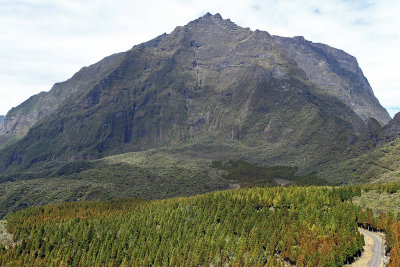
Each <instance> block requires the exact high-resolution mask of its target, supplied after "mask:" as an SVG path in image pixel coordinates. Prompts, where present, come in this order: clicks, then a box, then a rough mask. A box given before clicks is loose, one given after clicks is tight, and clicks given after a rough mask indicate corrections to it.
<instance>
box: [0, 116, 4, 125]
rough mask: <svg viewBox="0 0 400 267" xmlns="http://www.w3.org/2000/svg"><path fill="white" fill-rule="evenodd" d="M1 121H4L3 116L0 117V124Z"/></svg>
mask: <svg viewBox="0 0 400 267" xmlns="http://www.w3.org/2000/svg"><path fill="white" fill-rule="evenodd" d="M3 120H4V116H3V115H0V124H1V123H2V122H3Z"/></svg>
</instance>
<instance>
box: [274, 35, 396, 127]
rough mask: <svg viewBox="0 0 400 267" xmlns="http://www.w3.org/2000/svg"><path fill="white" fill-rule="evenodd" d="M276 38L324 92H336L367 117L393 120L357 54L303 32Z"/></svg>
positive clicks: (364, 117) (386, 120) (384, 122)
mask: <svg viewBox="0 0 400 267" xmlns="http://www.w3.org/2000/svg"><path fill="white" fill-rule="evenodd" d="M274 38H275V40H277V41H278V42H279V43H280V44H282V45H283V46H284V47H285V48H286V50H287V52H288V53H289V54H290V56H291V57H292V58H293V59H294V60H295V61H296V63H297V65H298V66H299V67H301V68H302V69H303V70H304V71H305V72H306V74H307V77H308V78H309V79H310V80H311V81H312V82H313V83H315V84H316V85H317V86H318V88H319V90H320V92H321V93H324V94H328V95H333V96H336V97H337V98H339V99H340V100H341V101H343V102H344V103H345V104H346V105H348V106H349V107H351V108H352V109H353V110H354V111H355V112H356V113H357V114H358V115H359V116H360V117H361V118H362V119H363V120H364V121H367V120H368V119H369V118H375V119H376V120H377V121H378V122H379V123H380V124H381V125H382V126H383V125H385V124H386V123H387V122H388V121H389V120H390V116H389V114H388V112H387V111H386V110H385V109H384V108H383V107H382V106H381V105H380V104H379V101H378V99H376V97H375V96H374V93H373V91H372V88H371V86H370V85H369V83H368V80H367V78H365V76H364V75H363V73H362V71H361V69H360V67H359V66H358V63H357V60H356V58H354V57H353V56H351V55H349V54H347V53H345V52H343V51H342V50H338V49H335V48H332V47H330V46H328V45H325V44H319V43H313V42H310V41H307V40H305V39H304V37H302V36H298V37H294V38H285V37H279V36H274Z"/></svg>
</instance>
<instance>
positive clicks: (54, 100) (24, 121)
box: [0, 53, 124, 148]
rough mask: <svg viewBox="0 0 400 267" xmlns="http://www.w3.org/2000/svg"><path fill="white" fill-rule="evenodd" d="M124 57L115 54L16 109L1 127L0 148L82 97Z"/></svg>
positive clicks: (83, 69) (120, 54)
mask: <svg viewBox="0 0 400 267" xmlns="http://www.w3.org/2000/svg"><path fill="white" fill-rule="evenodd" d="M123 55H124V53H119V54H114V55H112V56H109V57H106V58H104V59H103V60H101V61H100V62H98V63H96V64H93V65H91V66H89V67H84V68H82V69H81V70H80V71H79V72H77V73H76V74H75V75H74V76H72V77H71V78H70V79H68V80H67V81H65V82H61V83H56V84H55V85H54V86H53V88H52V89H51V90H50V91H49V92H42V93H40V94H37V95H34V96H32V97H30V98H29V99H28V100H26V101H25V102H23V103H22V104H21V105H19V106H18V107H15V108H12V109H11V110H10V111H9V112H8V113H7V115H6V116H5V118H4V121H3V123H1V124H0V148H2V147H5V146H7V145H8V144H11V143H13V142H16V141H17V140H19V139H21V138H22V137H23V136H25V134H26V133H27V132H28V130H29V129H30V128H31V127H32V126H33V125H34V124H35V123H36V122H38V121H39V120H41V119H44V118H46V117H47V116H48V115H49V114H51V113H52V112H53V111H55V110H56V109H57V108H58V107H60V106H61V105H63V104H65V101H66V100H67V99H68V98H69V97H71V96H72V95H76V94H80V93H82V92H83V91H85V90H86V89H88V88H92V87H93V86H94V85H95V84H97V83H98V82H100V81H101V80H102V79H103V78H104V77H105V76H106V75H108V74H109V73H110V72H111V71H112V70H113V69H114V68H115V67H116V66H117V65H118V64H119V63H120V61H121V60H122V58H123Z"/></svg>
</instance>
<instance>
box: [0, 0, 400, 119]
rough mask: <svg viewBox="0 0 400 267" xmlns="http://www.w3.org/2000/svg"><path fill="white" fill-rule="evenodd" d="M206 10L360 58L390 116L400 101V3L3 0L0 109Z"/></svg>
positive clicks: (388, 0) (0, 111) (0, 2)
mask: <svg viewBox="0 0 400 267" xmlns="http://www.w3.org/2000/svg"><path fill="white" fill-rule="evenodd" d="M207 11H209V12H211V13H216V12H219V13H220V14H221V15H222V16H223V17H224V18H230V19H231V20H232V21H234V22H236V23H237V24H238V25H240V26H243V27H250V28H251V29H252V30H255V29H261V30H266V31H268V32H270V33H271V34H276V35H281V36H295V35H303V36H305V37H306V38H307V39H309V40H311V41H313V42H322V43H326V44H329V45H331V46H334V47H336V48H340V49H342V50H344V51H346V52H348V53H350V54H352V55H354V56H356V57H357V59H358V61H359V63H360V66H361V68H362V69H363V71H364V74H365V75H366V77H367V78H368V80H369V81H370V83H371V85H372V87H373V89H374V92H375V95H376V96H377V97H378V99H379V100H380V101H381V104H382V105H384V106H385V107H386V108H388V110H389V108H390V112H391V114H393V112H395V111H396V110H398V109H397V108H396V107H399V106H400V90H399V89H400V82H399V81H398V79H397V73H396V72H397V71H398V70H399V69H400V68H399V67H400V51H399V47H400V32H399V31H398V29H399V28H400V16H398V14H400V2H399V1H398V0H386V1H378V0H375V1H372V0H371V1H369V0H325V1H317V0H308V1H307V0H280V1H278V0H264V1H263V0H247V1H245V0H238V1H234V2H233V1H228V0H220V1H216V0H214V1H212V0H203V1H194V0H187V1H184V0H171V1H161V0H160V1H157V0H148V1H129V0H114V1H109V0H86V1H78V0H29V1H28V0H0V114H4V113H6V112H7V110H9V109H10V108H11V107H12V106H16V105H18V104H19V103H21V102H22V101H24V100H25V99H27V98H28V97H29V96H31V95H32V94H34V93H38V92H39V91H42V90H49V89H50V88H51V86H52V84H53V83H55V82H59V81H63V80H66V79H68V78H69V77H70V76H72V75H73V73H74V72H76V71H78V70H79V69H80V68H81V67H83V66H87V65H90V64H92V63H95V62H96V61H98V60H100V59H101V58H103V57H105V56H107V55H110V54H112V53H115V52H120V51H125V50H127V49H129V48H130V47H132V46H133V45H135V44H138V43H140V42H144V41H147V40H150V39H152V38H154V37H155V36H157V35H159V34H162V33H164V32H167V33H169V32H171V31H172V30H173V29H174V28H175V26H178V25H184V24H186V23H187V22H189V21H190V20H193V19H196V18H197V17H199V16H201V15H203V14H204V13H206V12H207Z"/></svg>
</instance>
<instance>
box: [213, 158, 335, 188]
mask: <svg viewBox="0 0 400 267" xmlns="http://www.w3.org/2000/svg"><path fill="white" fill-rule="evenodd" d="M211 167H213V168H217V169H221V170H224V171H227V172H228V173H227V174H226V175H224V178H225V179H227V180H230V181H234V182H235V183H239V184H240V185H241V186H265V185H276V184H277V180H276V179H283V181H284V182H286V183H288V184H289V183H294V184H297V185H327V184H328V182H327V181H325V180H323V179H319V178H317V177H316V174H315V173H311V174H308V175H301V176H298V175H296V172H297V171H298V168H297V167H290V166H272V167H263V166H255V165H252V164H250V163H248V162H245V161H243V160H228V161H226V162H224V161H214V162H213V163H212V164H211Z"/></svg>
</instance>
